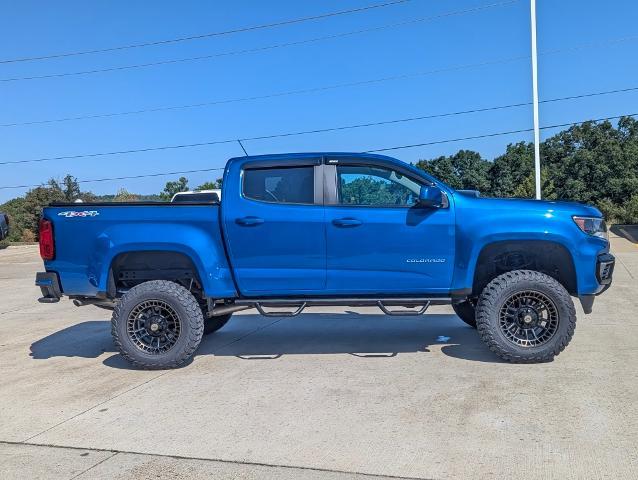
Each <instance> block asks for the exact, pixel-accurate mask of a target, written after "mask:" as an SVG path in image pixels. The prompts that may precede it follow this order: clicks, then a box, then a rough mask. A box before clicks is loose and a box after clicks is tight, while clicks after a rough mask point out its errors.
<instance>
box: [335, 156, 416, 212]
mask: <svg viewBox="0 0 638 480" xmlns="http://www.w3.org/2000/svg"><path fill="white" fill-rule="evenodd" d="M337 177H338V189H339V203H341V204H344V205H376V206H412V205H414V204H415V203H416V201H417V200H418V198H419V190H420V189H421V185H420V184H419V183H417V182H415V181H414V180H412V179H411V178H408V177H406V176H405V175H402V174H401V173H399V172H396V171H394V170H389V169H387V168H382V167H371V166H354V165H352V166H349V165H343V166H337Z"/></svg>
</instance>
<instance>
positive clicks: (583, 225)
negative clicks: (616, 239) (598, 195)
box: [572, 217, 607, 240]
mask: <svg viewBox="0 0 638 480" xmlns="http://www.w3.org/2000/svg"><path fill="white" fill-rule="evenodd" d="M572 218H573V219H574V222H576V225H578V228H580V229H581V230H582V231H583V232H585V233H586V234H588V235H593V236H594V237H599V238H604V239H605V240H607V225H606V224H605V220H604V219H603V218H598V217H572Z"/></svg>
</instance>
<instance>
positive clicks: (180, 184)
mask: <svg viewBox="0 0 638 480" xmlns="http://www.w3.org/2000/svg"><path fill="white" fill-rule="evenodd" d="M187 191H188V179H187V178H186V177H179V179H178V180H177V181H175V182H166V186H165V187H164V191H163V192H162V193H160V197H161V198H162V200H166V201H169V200H170V199H171V198H173V195H175V194H176V193H179V192H187Z"/></svg>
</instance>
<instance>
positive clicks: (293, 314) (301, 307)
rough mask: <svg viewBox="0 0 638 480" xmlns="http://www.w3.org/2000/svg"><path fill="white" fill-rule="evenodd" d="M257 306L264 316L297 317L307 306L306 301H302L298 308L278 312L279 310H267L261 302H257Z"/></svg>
mask: <svg viewBox="0 0 638 480" xmlns="http://www.w3.org/2000/svg"><path fill="white" fill-rule="evenodd" d="M255 308H256V309H257V311H258V312H259V313H260V314H261V315H263V316H264V317H296V316H297V315H299V314H300V313H301V312H303V311H304V309H305V308H306V302H303V303H301V304H300V305H299V306H298V307H297V310H293V311H288V312H277V311H275V312H267V311H266V310H264V307H263V306H262V305H261V303H260V302H257V303H255Z"/></svg>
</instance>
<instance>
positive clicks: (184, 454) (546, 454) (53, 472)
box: [0, 239, 638, 480]
mask: <svg viewBox="0 0 638 480" xmlns="http://www.w3.org/2000/svg"><path fill="white" fill-rule="evenodd" d="M614 253H616V254H617V257H618V260H619V262H618V265H617V268H616V273H615V280H614V285H613V287H612V288H611V289H610V290H609V291H608V292H607V293H606V294H605V295H604V296H602V297H599V298H598V299H597V301H596V304H595V305H594V313H593V314H592V315H589V316H584V315H582V310H581V309H580V305H577V310H578V312H579V322H578V325H577V328H576V335H575V337H574V339H573V341H572V343H571V345H570V346H569V347H568V348H567V350H566V351H565V352H563V353H562V354H561V355H560V356H559V357H557V359H556V360H555V361H554V362H552V363H548V364H541V365H510V364H506V363H502V362H500V361H499V360H498V359H497V358H496V357H495V356H494V355H493V354H491V353H490V352H489V351H488V350H487V348H486V347H485V346H484V345H483V344H482V343H481V341H480V340H479V338H478V336H477V335H476V332H475V331H474V330H473V329H471V328H469V327H467V326H465V324H463V323H462V322H461V321H460V320H459V319H458V318H456V317H455V316H454V315H453V313H452V310H451V309H450V308H448V307H433V308H432V313H431V314H429V315H426V316H425V317H421V318H410V317H404V318H392V317H385V316H383V315H381V314H380V313H379V312H378V311H376V310H374V309H333V310H332V311H330V310H328V309H312V310H309V313H307V314H303V315H301V316H300V317H297V318H279V319H277V318H275V319H273V318H263V317H260V316H258V315H254V314H238V315H236V316H235V317H234V318H233V319H232V320H231V321H230V322H229V323H228V325H227V326H226V327H224V328H223V329H222V330H220V331H219V332H217V333H216V334H214V335H211V336H209V337H206V338H205V339H204V341H203V343H202V345H201V347H200V349H199V352H198V354H197V356H196V357H195V359H194V361H193V362H192V364H190V365H188V366H186V367H185V368H182V369H180V370H172V371H163V372H157V371H154V372H148V371H141V370H134V369H131V368H130V367H129V365H128V364H127V363H125V362H124V361H123V360H122V359H121V358H120V356H119V355H118V354H117V353H116V352H115V351H114V347H113V345H112V343H111V337H110V331H109V316H110V313H109V312H107V311H105V310H100V309H98V308H95V307H82V308H76V307H74V306H73V305H72V304H71V302H69V301H62V302H60V303H58V304H55V305H40V304H38V303H37V302H36V298H37V296H38V291H37V289H36V288H35V287H34V286H33V280H34V273H35V272H36V271H37V270H38V269H40V268H41V263H40V261H39V259H38V256H37V250H36V248H34V247H11V248H8V249H5V250H0V478H2V479H10V478H30V479H35V478H46V479H71V478H81V479H88V478H127V479H128V478H133V479H151V478H152V479H177V478H215V479H282V480H283V479H286V480H288V479H291V480H292V479H295V480H298V479H301V480H305V479H329V480H333V479H334V480H341V479H368V478H386V477H406V478H424V479H426V478H427V479H431V478H435V479H443V478H498V479H501V478H507V479H517V478H521V479H523V478H524V479H541V478H542V479H554V478H555V479H561V480H565V479H582V478H609V479H636V478H638V374H637V373H636V371H637V365H638V316H637V315H636V312H638V246H636V245H634V244H631V243H629V242H626V241H624V240H620V239H614ZM376 476H380V477H376ZM383 476H386V477H383Z"/></svg>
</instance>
